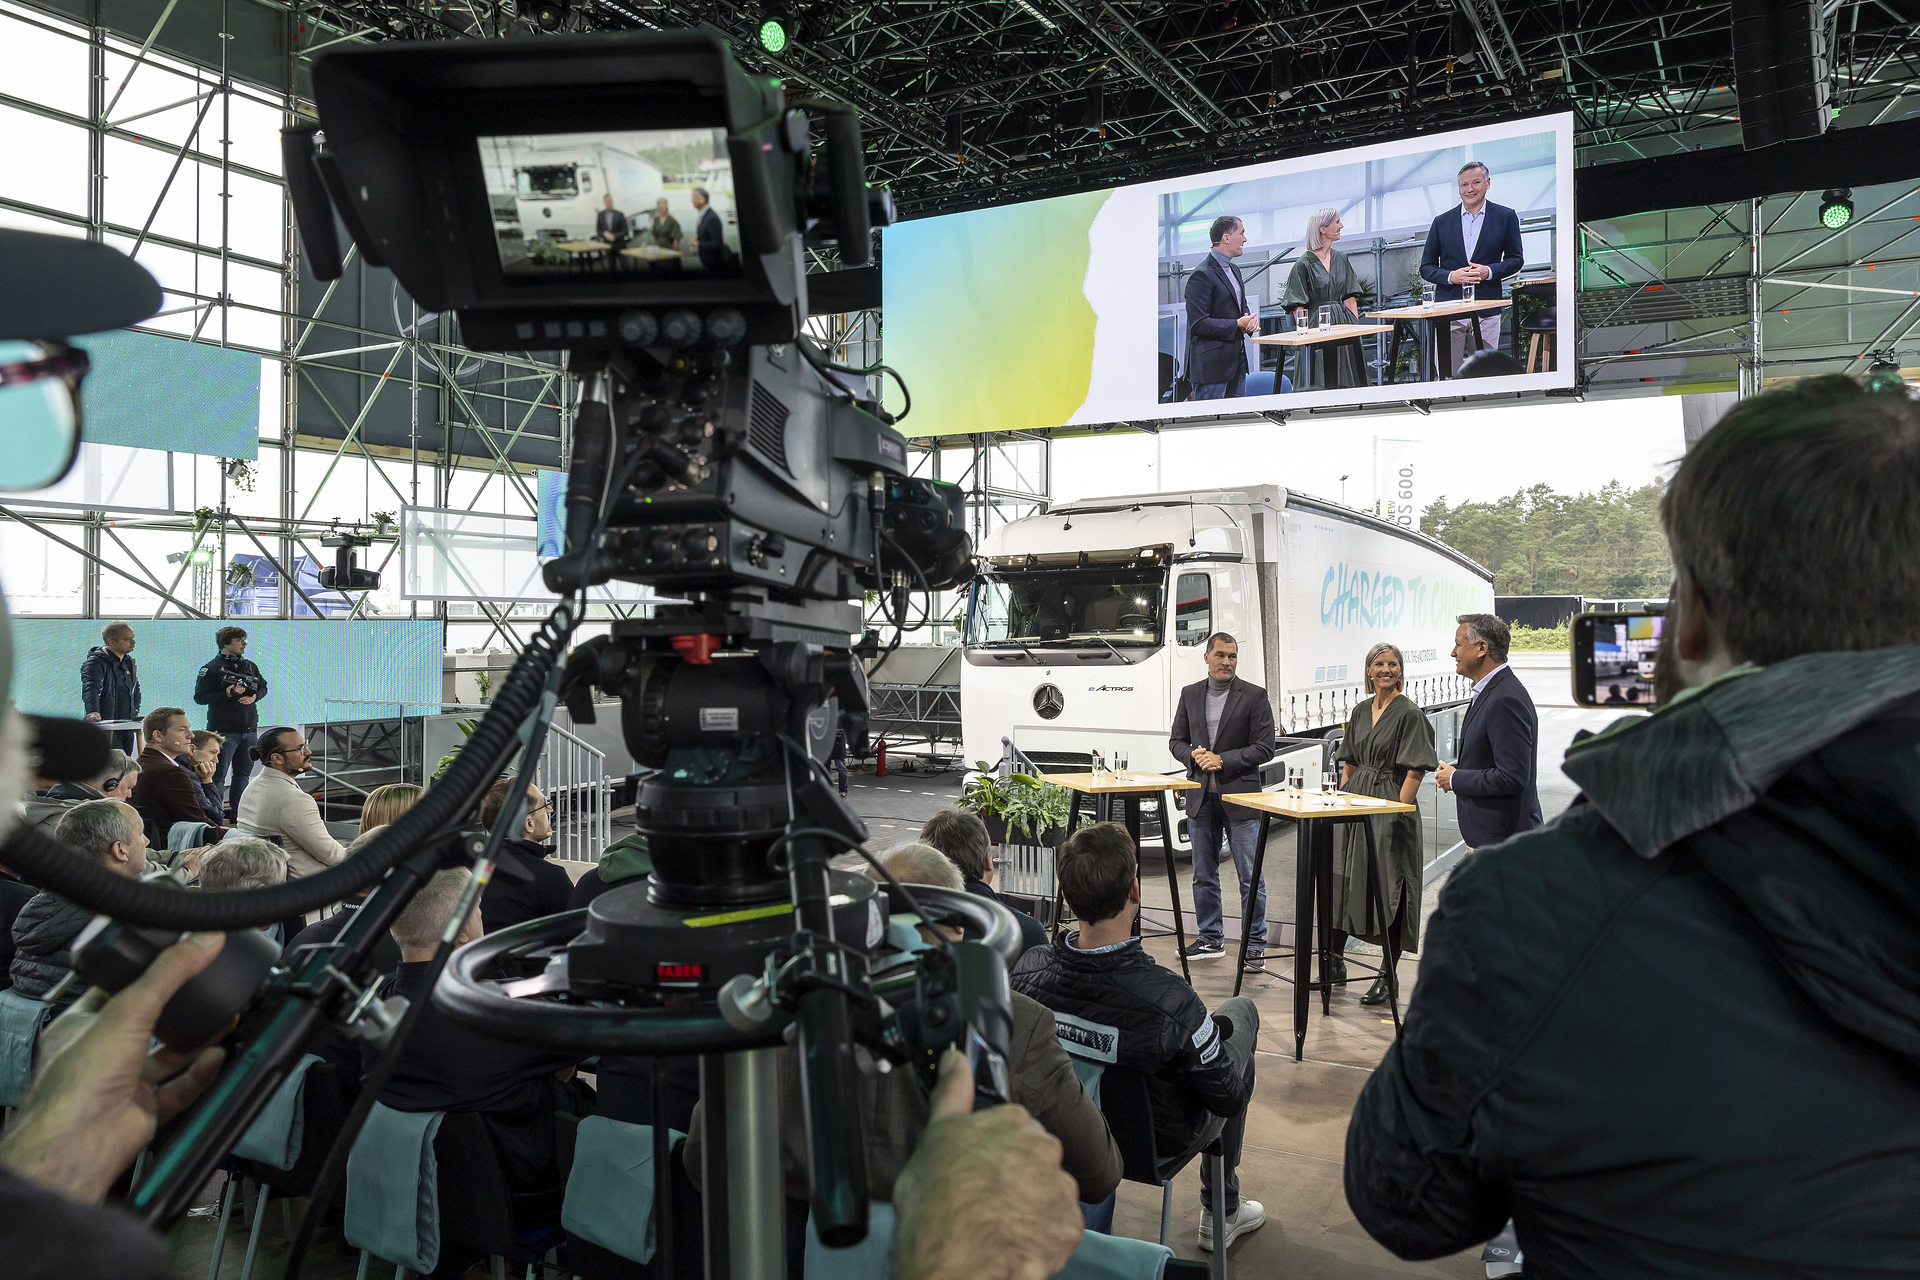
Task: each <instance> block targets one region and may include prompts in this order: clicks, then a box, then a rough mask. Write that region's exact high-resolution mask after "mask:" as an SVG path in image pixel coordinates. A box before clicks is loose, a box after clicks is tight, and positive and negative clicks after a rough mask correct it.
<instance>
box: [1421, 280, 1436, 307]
mask: <svg viewBox="0 0 1920 1280" xmlns="http://www.w3.org/2000/svg"><path fill="white" fill-rule="evenodd" d="M1434 294H1435V286H1433V285H1431V284H1423V285H1421V286H1420V305H1421V306H1423V307H1431V306H1433V299H1434Z"/></svg>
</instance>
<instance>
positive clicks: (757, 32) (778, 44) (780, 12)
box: [753, 9, 800, 54]
mask: <svg viewBox="0 0 1920 1280" xmlns="http://www.w3.org/2000/svg"><path fill="white" fill-rule="evenodd" d="M799 37H800V29H799V24H798V23H797V22H795V21H794V17H793V15H792V14H791V13H788V12H787V11H786V10H784V9H773V10H770V11H768V12H767V13H765V14H763V15H761V18H760V25H759V26H758V27H756V28H754V32H753V39H754V42H755V43H756V44H758V45H759V46H760V47H761V48H762V49H764V50H766V51H767V52H768V53H774V54H779V53H785V52H786V51H787V50H788V49H789V48H791V47H792V45H793V43H794V41H795V40H797V39H799Z"/></svg>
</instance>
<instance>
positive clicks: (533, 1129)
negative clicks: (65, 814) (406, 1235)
mask: <svg viewBox="0 0 1920 1280" xmlns="http://www.w3.org/2000/svg"><path fill="white" fill-rule="evenodd" d="M258 785H259V783H258V782H256V783H254V786H258ZM247 793H248V794H249V795H251V794H252V793H253V788H252V787H249V788H247ZM243 803H244V797H243ZM470 874H471V873H469V872H468V871H467V870H466V869H465V868H456V869H454V870H450V871H442V872H440V873H439V874H437V875H435V876H434V877H433V879H431V880H429V881H428V882H427V883H426V885H424V886H423V887H422V888H421V890H420V892H418V893H416V894H414V896H413V901H411V902H409V903H408V904H407V909H406V910H405V911H402V912H401V913H400V917H399V918H398V919H397V920H395V921H394V922H393V938H394V941H395V942H398V943H399V944H400V966H399V968H398V969H397V970H395V972H394V976H393V977H392V978H390V979H388V980H387V981H386V982H385V983H384V984H382V987H381V991H380V995H381V997H382V998H383V999H384V998H385V997H388V996H393V995H400V996H405V997H406V998H407V999H408V1000H419V1001H427V1002H428V1003H427V1004H426V1007H425V1008H424V1009H422V1010H421V1013H420V1021H419V1022H418V1023H416V1024H415V1026H414V1028H413V1033H412V1035H410V1036H409V1037H408V1038H407V1041H406V1044H405V1046H404V1047H403V1048H402V1049H401V1050H400V1057H399V1061H398V1062H397V1063H396V1064H395V1065H394V1070H393V1075H392V1076H391V1077H389V1078H388V1080H387V1084H386V1087H385V1088H384V1089H382V1090H381V1091H380V1101H381V1102H384V1103H385V1104H386V1105H388V1106H389V1107H392V1108H393V1109H394V1110H396V1111H460V1112H474V1113H477V1114H478V1115H480V1117H481V1118H482V1119H483V1120H484V1121H485V1122H486V1126H487V1131H488V1133H489V1134H490V1135H491V1136H492V1138H493V1145H494V1149H495V1150H496V1151H497V1152H499V1155H500V1161H501V1165H502V1167H503V1168H504V1170H505V1172H506V1178H507V1184H508V1186H509V1187H510V1188H511V1189H513V1190H538V1189H542V1188H548V1187H557V1186H561V1185H563V1184H564V1183H565V1182H566V1170H564V1169H562V1168H561V1167H560V1147H559V1138H558V1134H557V1131H556V1128H555V1124H556V1122H555V1119H554V1116H555V1115H556V1114H557V1113H559V1112H562V1111H564V1112H567V1113H570V1114H573V1115H588V1114H591V1113H592V1111H593V1090H592V1089H591V1088H589V1087H588V1086H587V1085H586V1084H585V1083H584V1082H582V1081H580V1080H577V1079H575V1076H574V1068H575V1067H576V1066H577V1065H578V1063H579V1061H580V1058H579V1055H577V1054H566V1053H551V1052H544V1051H542V1050H539V1049H531V1048H528V1047H526V1046H524V1045H519V1044H514V1043H512V1042H511V1041H506V1040H496V1039H494V1038H493V1037H491V1036H487V1035H483V1034H482V1033H480V1032H478V1031H474V1030H472V1029H471V1028H469V1027H467V1026H465V1025H464V1024H462V1023H459V1022H456V1021H454V1020H453V1019H452V1018H449V1017H448V1016H447V1015H445V1014H444V1013H441V1012H440V1011H439V1010H438V1009H436V1008H434V1007H433V1005H432V1003H431V1002H430V1000H429V995H428V992H427V991H426V989H425V988H424V986H423V984H424V982H425V980H426V976H427V970H428V968H430V967H431V961H432V960H433V953H434V950H435V948H436V947H437V946H438V945H439V942H440V934H441V932H442V931H443V930H445V929H446V927H447V922H448V921H450V920H451V919H453V913H454V910H455V908H456V907H457V906H458V905H459V900H460V895H461V894H462V893H463V892H464V891H465V890H466V887H467V881H468V879H469V878H470ZM481 932H482V930H481V927H480V913H479V912H478V911H475V912H474V913H473V914H472V915H470V916H469V917H468V918H467V922H466V926H465V928H464V929H463V930H462V931H461V934H460V939H459V942H460V944H462V945H464V944H465V943H468V942H471V941H473V940H474V939H476V938H478V937H480V935H481ZM364 1052H365V1054H366V1058H365V1064H366V1066H367V1067H368V1068H371V1066H372V1065H373V1062H374V1060H375V1059H376V1058H377V1057H378V1056H379V1055H378V1052H377V1051H375V1050H374V1049H373V1048H372V1047H371V1046H367V1047H366V1049H365V1050H364ZM449 1274H453V1275H459V1274H462V1272H460V1271H452V1272H450V1273H449Z"/></svg>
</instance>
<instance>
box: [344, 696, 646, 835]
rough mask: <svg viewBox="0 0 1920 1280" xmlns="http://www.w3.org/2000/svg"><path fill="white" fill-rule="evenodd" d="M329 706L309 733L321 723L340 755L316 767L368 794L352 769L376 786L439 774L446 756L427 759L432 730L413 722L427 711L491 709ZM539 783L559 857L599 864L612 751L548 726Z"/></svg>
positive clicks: (365, 703) (608, 819)
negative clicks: (345, 716)
mask: <svg viewBox="0 0 1920 1280" xmlns="http://www.w3.org/2000/svg"><path fill="white" fill-rule="evenodd" d="M326 706H327V719H326V720H325V721H323V722H322V723H321V724H320V725H319V726H308V729H309V733H310V734H311V731H312V729H314V728H316V727H318V728H320V729H321V732H320V734H318V735H317V737H318V738H319V740H320V742H321V743H322V744H324V745H323V747H322V751H323V753H326V752H335V753H338V754H336V755H332V756H329V755H326V754H323V755H322V757H321V758H320V759H318V760H316V762H315V767H314V770H313V771H314V772H315V773H316V774H319V775H320V777H321V779H322V780H323V781H324V782H326V783H328V784H331V785H333V786H337V787H340V788H344V789H345V790H348V791H352V792H357V793H358V794H359V795H360V796H361V797H365V795H366V794H367V791H368V787H366V786H361V785H358V784H356V783H355V782H354V781H352V780H351V776H350V775H354V774H361V775H364V776H362V777H361V781H362V782H366V783H370V784H372V785H376V786H377V785H379V783H381V782H398V781H408V782H413V781H419V782H422V783H426V782H428V781H429V780H430V779H431V778H432V776H433V770H434V766H435V765H437V764H438V763H439V761H438V760H428V759H426V758H425V756H426V735H425V734H424V733H422V732H420V731H419V729H418V728H417V727H414V726H418V725H419V724H421V723H422V722H423V721H424V720H425V719H426V718H427V717H429V716H439V715H463V714H471V715H472V716H473V717H474V718H475V719H478V718H479V717H480V716H481V715H483V714H484V713H485V712H486V710H487V708H486V707H485V706H480V705H474V704H471V703H459V702H400V701H378V700H367V699H353V698H328V699H327V700H326ZM336 706H338V707H340V708H342V709H343V710H344V709H345V708H350V707H366V708H375V707H378V708H387V709H389V710H390V711H391V712H392V714H391V715H386V716H381V715H356V716H354V718H353V719H351V720H346V721H340V720H335V719H333V712H334V708H335V707H336ZM349 714H350V713H349ZM396 729H397V732H396V731H395V730H396ZM533 782H534V785H535V786H537V787H539V788H540V790H541V792H542V794H544V795H545V796H546V797H547V800H548V802H549V803H551V804H552V805H553V832H554V834H553V844H554V856H555V857H557V858H562V859H566V860H568V861H575V862H598V861H599V860H600V854H601V851H602V850H604V849H605V848H606V847H607V845H608V844H609V843H611V842H612V838H613V836H612V829H613V823H612V814H613V792H612V784H611V781H610V780H609V778H608V777H607V757H606V753H605V752H603V751H601V750H600V749H599V748H598V747H596V746H594V745H593V744H592V743H590V742H587V741H586V740H585V739H583V738H581V737H580V736H579V735H578V734H575V733H574V732H572V731H571V730H570V729H568V728H566V727H565V726H564V725H560V724H552V725H549V726H548V727H547V741H546V746H545V747H544V748H543V749H542V751H541V753H540V765H539V768H538V769H536V770H535V771H534V778H533Z"/></svg>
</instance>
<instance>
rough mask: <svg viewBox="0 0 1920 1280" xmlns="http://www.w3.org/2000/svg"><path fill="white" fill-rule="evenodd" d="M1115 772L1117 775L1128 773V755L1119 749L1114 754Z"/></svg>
mask: <svg viewBox="0 0 1920 1280" xmlns="http://www.w3.org/2000/svg"><path fill="white" fill-rule="evenodd" d="M1113 771H1114V772H1115V773H1116V774H1124V773H1126V771H1127V753H1126V752H1124V751H1121V750H1120V749H1118V748H1117V747H1116V748H1115V749H1114V752H1113Z"/></svg>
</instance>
